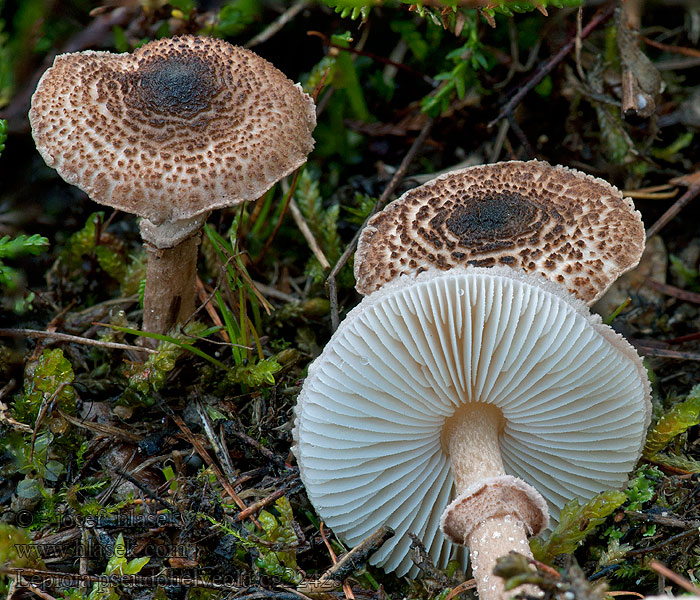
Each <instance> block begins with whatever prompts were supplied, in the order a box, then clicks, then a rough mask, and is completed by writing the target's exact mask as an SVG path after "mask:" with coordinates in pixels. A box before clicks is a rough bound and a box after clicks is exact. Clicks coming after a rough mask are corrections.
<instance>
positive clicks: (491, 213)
mask: <svg viewBox="0 0 700 600" xmlns="http://www.w3.org/2000/svg"><path fill="white" fill-rule="evenodd" d="M548 220H549V215H547V214H546V213H545V212H544V211H543V210H542V207H541V206H539V204H538V203H537V202H535V201H533V200H532V199H530V198H526V197H525V196H522V195H520V194H518V193H516V192H510V191H506V192H495V193H493V192H487V193H485V194H484V195H483V196H479V197H472V198H468V199H464V198H463V199H460V201H459V203H458V204H456V206H454V205H453V206H446V207H445V208H444V209H443V210H441V211H439V212H438V214H436V215H435V216H434V217H433V218H432V219H430V226H431V228H432V229H433V230H436V231H438V232H441V233H440V234H438V235H439V237H441V238H443V239H444V240H445V241H447V239H448V238H446V234H448V232H449V234H451V235H449V238H452V239H454V240H455V242H456V243H457V245H458V246H461V247H464V248H470V249H472V251H475V252H479V250H481V251H484V250H488V251H491V250H495V249H498V248H511V247H513V245H514V242H515V241H516V240H518V239H520V238H522V237H523V236H527V235H530V234H532V233H535V232H537V231H538V230H539V229H540V228H541V226H542V224H543V223H544V222H546V221H548ZM447 246H448V247H450V246H451V244H449V243H447Z"/></svg>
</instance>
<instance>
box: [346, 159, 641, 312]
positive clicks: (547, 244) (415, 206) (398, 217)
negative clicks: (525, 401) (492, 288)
mask: <svg viewBox="0 0 700 600" xmlns="http://www.w3.org/2000/svg"><path fill="white" fill-rule="evenodd" d="M643 250H644V227H643V225H642V220H641V216H640V214H639V212H637V211H636V210H635V209H634V204H633V202H632V200H631V199H630V198H625V197H623V195H622V193H621V192H620V191H619V190H618V189H617V188H615V187H614V186H612V185H610V184H609V183H607V182H605V181H603V180H602V179H598V178H595V177H591V176H590V175H586V174H584V173H581V172H579V171H575V170H573V169H569V168H566V167H552V166H550V165H549V164H547V163H545V162H542V161H537V160H533V161H529V162H519V161H512V162H503V163H495V164H490V165H479V166H476V167H469V168H466V169H462V170H458V171H452V172H450V173H447V174H445V175H442V176H440V177H437V178H436V179H433V180H432V181H429V182H428V183H426V184H424V185H421V186H419V187H417V188H414V189H412V190H409V191H408V192H406V193H405V194H404V195H403V196H401V197H400V198H399V199H397V200H395V201H394V202H392V203H391V204H389V205H388V206H387V207H386V208H385V209H384V210H383V211H382V212H380V213H377V214H376V215H374V217H372V219H370V221H369V223H368V224H367V227H366V228H365V229H364V230H363V232H362V235H361V237H360V240H359V243H358V247H357V253H356V254H355V278H356V279H357V286H356V288H357V291H358V292H360V293H361V294H369V293H371V292H372V291H374V290H376V289H378V288H380V287H381V286H382V285H384V284H385V283H386V282H387V281H390V280H392V279H394V278H395V277H399V276H401V275H411V274H413V275H415V274H417V273H420V272H421V271H424V270H425V269H428V268H437V269H442V270H446V269H450V268H452V267H454V266H456V265H473V266H478V267H491V266H496V265H503V266H508V267H512V268H515V269H519V270H523V271H525V272H526V273H539V274H541V275H543V276H544V277H545V278H546V279H549V280H550V281H554V282H556V283H559V284H561V285H563V286H564V287H565V288H566V289H568V290H569V292H570V293H572V294H573V295H574V296H576V297H577V298H580V299H581V300H584V301H585V302H586V303H587V304H589V305H590V304H593V302H595V301H596V300H597V299H598V298H600V297H601V296H602V295H603V293H604V292H605V290H606V289H607V288H608V287H609V286H610V285H611V284H612V282H614V281H615V279H617V278H618V277H619V276H620V275H622V273H624V272H625V271H627V270H629V269H631V268H633V267H634V266H636V265H637V263H639V259H640V258H641V256H642V252H643Z"/></svg>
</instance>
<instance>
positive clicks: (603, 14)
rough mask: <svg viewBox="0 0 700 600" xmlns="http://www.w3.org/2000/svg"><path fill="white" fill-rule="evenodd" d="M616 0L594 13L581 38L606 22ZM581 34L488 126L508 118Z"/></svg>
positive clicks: (572, 46) (555, 56)
mask: <svg viewBox="0 0 700 600" xmlns="http://www.w3.org/2000/svg"><path fill="white" fill-rule="evenodd" d="M615 6H616V3H615V2H611V3H609V4H607V5H606V6H604V7H603V8H601V9H599V10H598V12H597V13H596V14H595V15H593V17H592V18H591V20H590V21H589V22H588V25H586V26H585V27H584V28H583V29H582V30H581V35H580V39H582V40H583V39H585V38H587V37H588V36H589V35H590V34H591V33H592V32H593V31H594V30H595V29H596V28H597V27H599V26H600V25H602V24H603V23H605V21H607V20H608V19H609V18H610V17H611V16H612V14H613V12H614V11H615ZM577 37H579V36H576V35H574V36H573V37H572V38H571V39H570V40H569V41H568V42H566V44H564V46H563V47H562V48H561V50H559V52H557V53H556V54H555V55H554V56H552V58H550V59H549V60H548V61H547V62H545V63H544V64H543V65H542V66H540V67H539V68H538V69H537V71H536V72H535V74H534V75H533V76H532V77H531V78H530V79H529V80H528V81H527V82H526V83H525V84H524V85H523V86H522V87H521V88H520V89H519V90H518V92H517V93H516V94H515V95H514V96H513V97H512V98H511V99H510V100H509V101H508V102H506V104H505V105H504V106H503V108H502V109H501V111H500V112H499V113H498V116H497V117H496V118H495V119H493V121H491V122H490V123H489V124H488V127H493V126H494V125H495V124H496V123H498V122H499V121H500V120H501V119H504V118H506V117H507V116H508V115H509V114H512V112H513V111H514V110H515V107H516V106H518V104H520V102H522V99H523V98H524V97H525V96H527V94H529V93H530V92H531V91H532V90H533V89H534V88H535V87H536V86H537V84H538V83H539V82H540V81H542V80H543V79H544V78H545V77H546V76H547V75H548V74H549V73H550V72H551V71H552V69H554V67H556V66H557V65H558V64H559V63H560V62H561V61H562V60H564V58H566V56H567V55H568V54H569V52H571V50H572V49H573V48H574V46H575V44H576V39H577Z"/></svg>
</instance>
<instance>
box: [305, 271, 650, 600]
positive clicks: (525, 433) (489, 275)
mask: <svg viewBox="0 0 700 600" xmlns="http://www.w3.org/2000/svg"><path fill="white" fill-rule="evenodd" d="M649 396H650V386H649V382H648V379H647V375H646V371H645V369H644V367H643V365H642V361H641V359H640V358H639V356H638V355H637V353H636V352H635V350H634V349H633V348H632V346H630V344H628V343H627V342H626V341H625V340H624V339H623V338H622V337H621V336H620V335H618V334H617V333H615V332H614V331H613V330H612V329H611V328H610V327H608V326H607V325H604V324H603V323H602V322H601V319H600V317H598V316H597V315H591V314H590V312H589V311H588V309H587V307H586V306H585V304H584V303H583V302H582V301H580V300H577V299H575V298H573V297H572V296H571V295H570V294H569V293H568V292H566V291H565V290H564V288H562V287H561V286H558V285H556V284H554V283H551V282H548V281H546V280H544V279H543V278H542V277H539V276H534V275H526V274H523V273H520V272H518V271H516V270H514V269H509V268H507V267H493V268H478V267H455V268H453V269H451V270H450V271H439V270H437V269H430V270H429V271H427V272H424V273H422V274H420V275H418V276H417V277H416V278H403V277H402V278H399V279H396V280H394V281H392V282H390V283H387V284H386V285H385V286H384V287H383V288H382V289H381V290H379V291H377V292H375V293H373V294H371V295H369V296H367V297H366V298H364V299H363V300H362V302H361V303H360V304H359V305H358V306H357V307H356V308H354V309H353V310H352V311H351V312H350V313H349V314H348V316H347V317H346V319H345V320H344V321H343V322H342V323H341V325H340V327H339V328H338V330H337V331H336V332H335V334H334V335H333V337H332V338H331V340H330V341H329V343H328V344H327V346H326V347H325V349H324V351H323V352H322V354H321V355H320V356H319V357H318V358H317V359H316V360H315V361H314V362H313V363H312V365H311V366H310V367H309V374H308V377H307V378H306V380H305V382H304V385H303V388H302V391H301V394H300V396H299V399H298V403H297V406H296V409H295V416H296V419H295V428H294V440H295V445H294V448H293V451H294V453H295V455H296V457H297V461H298V463H299V468H300V471H301V477H302V480H303V482H304V484H305V486H306V490H307V493H308V496H309V499H310V500H311V502H312V504H313V505H314V507H315V508H316V510H317V511H318V513H319V515H320V516H321V518H322V519H323V520H324V521H325V522H326V523H327V524H328V525H329V526H330V527H332V528H333V530H334V531H335V533H336V534H338V535H340V536H341V537H343V538H344V539H345V540H346V541H347V542H348V543H349V544H350V545H354V544H357V543H359V542H360V541H361V540H362V539H363V538H364V537H366V536H367V535H368V534H369V533H370V532H372V531H373V530H374V529H376V528H377V527H378V526H380V525H383V524H385V525H388V526H389V527H392V528H393V529H394V530H395V531H396V536H395V538H393V540H391V541H389V542H388V543H387V544H385V545H384V546H383V547H382V549H381V550H380V551H379V552H377V553H376V554H375V555H374V557H373V559H372V560H373V563H374V564H377V565H380V566H382V567H383V568H385V569H386V570H395V571H396V572H397V573H398V574H399V575H402V574H405V573H407V572H409V570H411V560H410V558H409V556H408V548H409V543H410V541H409V539H408V538H407V533H408V532H412V533H414V534H416V535H418V536H419V537H420V538H421V539H422V541H423V543H424V545H425V546H426V548H427V550H428V552H429V554H430V556H431V557H432V559H433V560H434V561H435V563H436V564H438V565H440V566H444V565H445V564H446V563H447V561H448V559H449V558H450V554H451V552H452V550H453V548H452V546H451V544H450V541H451V542H454V543H457V544H463V545H466V546H468V547H469V548H470V554H471V560H472V568H473V571H474V574H475V577H476V579H477V587H478V590H479V595H480V597H481V598H482V600H487V599H489V600H493V599H496V598H503V597H504V594H503V590H502V587H501V586H500V583H499V582H497V581H496V579H497V578H496V577H494V576H493V575H491V571H492V568H493V564H494V561H495V559H496V558H497V557H498V556H501V555H503V554H506V553H507V552H508V551H509V550H510V549H513V550H517V551H519V552H522V553H526V552H529V547H528V543H527V536H528V535H531V534H536V533H538V532H539V531H541V530H542V529H543V528H545V527H546V526H547V522H548V517H547V512H548V509H549V511H550V512H551V514H552V515H553V517H554V518H555V519H556V518H557V516H558V514H559V511H560V510H561V508H562V507H563V506H564V504H565V503H566V502H567V501H569V500H570V499H571V498H572V497H579V498H582V499H590V498H591V497H593V496H594V495H595V494H596V493H598V492H601V491H603V490H606V489H614V488H618V487H619V486H621V485H622V484H623V483H624V482H625V481H626V478H627V473H628V472H629V471H630V470H631V469H632V468H633V467H634V465H635V463H636V462H637V460H638V459H639V456H640V453H641V449H642V446H643V442H644V437H645V432H646V428H647V426H648V423H649V418H650V401H649ZM450 499H453V500H452V502H451V503H450ZM439 524H440V525H441V527H442V529H443V531H444V534H443V533H441V532H440V531H439V530H438V529H439V528H438V525H439ZM413 572H415V570H414V571H413Z"/></svg>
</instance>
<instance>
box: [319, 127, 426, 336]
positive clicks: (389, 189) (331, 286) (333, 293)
mask: <svg viewBox="0 0 700 600" xmlns="http://www.w3.org/2000/svg"><path fill="white" fill-rule="evenodd" d="M433 122H434V120H433V119H432V118H431V119H428V120H427V121H426V122H425V125H423V128H422V129H421V130H420V133H419V134H418V137H417V138H416V139H415V140H414V141H413V144H412V145H411V147H410V148H409V150H408V152H407V153H406V156H404V157H403V160H402V161H401V164H400V165H399V168H398V169H396V172H395V173H394V176H393V177H392V178H391V181H389V185H387V186H386V188H385V189H384V191H383V192H382V195H381V196H380V197H379V200H377V203H376V204H375V205H374V208H373V209H372V211H371V212H370V214H369V216H368V217H367V218H366V219H365V222H364V223H363V224H362V227H360V229H358V230H357V233H356V234H355V237H353V238H352V241H351V242H350V243H349V244H348V246H347V248H345V252H343V254H342V256H341V257H340V258H339V259H338V262H336V263H335V266H334V267H333V269H332V270H331V272H330V274H329V275H328V279H326V285H327V286H328V296H329V298H330V302H331V327H332V328H333V331H335V330H336V329H337V328H338V324H339V323H340V317H339V314H338V287H337V285H336V281H335V278H336V277H337V276H338V273H339V272H340V269H342V268H343V266H344V265H345V263H346V262H347V261H348V259H349V258H350V255H351V254H352V253H353V252H354V251H355V247H356V246H357V241H358V240H359V239H360V233H361V232H362V230H363V229H364V228H365V226H366V225H367V222H368V221H369V220H370V219H371V218H372V216H373V215H374V214H375V213H377V212H379V211H380V210H381V209H382V208H384V205H385V204H386V202H387V201H388V200H389V197H390V196H391V194H393V193H394V190H395V189H396V187H397V186H398V185H399V183H400V182H401V180H402V179H403V177H404V175H405V174H406V171H407V170H408V167H409V165H410V164H411V162H412V161H413V158H414V157H415V155H416V154H417V152H418V150H419V149H420V148H421V147H422V146H423V143H424V142H425V140H426V139H427V138H428V134H429V133H430V130H431V129H432V127H433Z"/></svg>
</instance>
